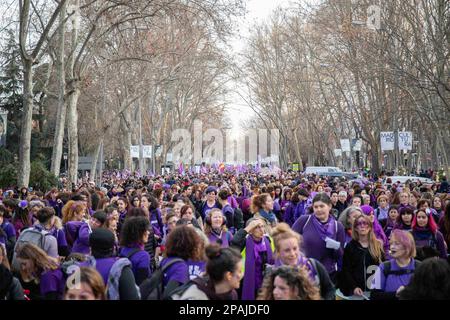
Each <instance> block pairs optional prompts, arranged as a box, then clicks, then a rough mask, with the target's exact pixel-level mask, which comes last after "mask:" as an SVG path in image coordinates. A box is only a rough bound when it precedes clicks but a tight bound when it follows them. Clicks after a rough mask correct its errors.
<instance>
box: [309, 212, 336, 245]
mask: <svg viewBox="0 0 450 320" xmlns="http://www.w3.org/2000/svg"><path fill="white" fill-rule="evenodd" d="M311 219H312V223H313V225H314V227H315V228H316V231H317V233H318V234H319V236H320V238H321V239H322V240H323V241H325V238H326V237H329V238H331V239H335V238H336V220H335V219H334V218H333V216H332V215H331V214H330V216H329V217H328V220H327V222H325V223H322V222H320V221H319V219H317V217H316V216H315V215H314V214H313V215H312V217H311Z"/></svg>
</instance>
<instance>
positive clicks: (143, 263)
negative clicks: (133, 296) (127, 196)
mask: <svg viewBox="0 0 450 320" xmlns="http://www.w3.org/2000/svg"><path fill="white" fill-rule="evenodd" d="M151 235H153V231H152V230H151V226H150V222H149V221H148V218H147V217H143V216H135V217H128V218H126V219H125V224H124V225H123V228H122V231H121V234H120V236H121V245H122V248H121V250H120V256H121V257H124V258H127V259H129V260H130V261H131V265H132V269H133V274H134V277H135V279H136V284H137V285H139V284H141V283H142V282H143V281H144V280H145V279H147V278H148V277H149V276H150V271H151V263H150V261H151V257H150V254H149V253H148V252H147V251H146V250H145V249H144V245H145V243H147V242H148V239H149V236H151Z"/></svg>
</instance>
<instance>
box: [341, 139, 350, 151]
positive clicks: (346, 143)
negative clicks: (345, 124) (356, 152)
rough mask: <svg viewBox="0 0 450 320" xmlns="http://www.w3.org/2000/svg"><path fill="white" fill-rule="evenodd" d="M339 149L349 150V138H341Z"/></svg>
mask: <svg viewBox="0 0 450 320" xmlns="http://www.w3.org/2000/svg"><path fill="white" fill-rule="evenodd" d="M341 149H342V151H343V152H350V140H349V139H341Z"/></svg>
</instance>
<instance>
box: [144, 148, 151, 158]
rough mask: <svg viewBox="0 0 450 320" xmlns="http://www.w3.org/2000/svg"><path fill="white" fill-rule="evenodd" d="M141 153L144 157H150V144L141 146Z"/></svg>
mask: <svg viewBox="0 0 450 320" xmlns="http://www.w3.org/2000/svg"><path fill="white" fill-rule="evenodd" d="M142 153H143V157H144V158H147V159H149V158H151V157H152V146H143V148H142Z"/></svg>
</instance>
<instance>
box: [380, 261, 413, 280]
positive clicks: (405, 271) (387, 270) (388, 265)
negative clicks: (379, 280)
mask: <svg viewBox="0 0 450 320" xmlns="http://www.w3.org/2000/svg"><path fill="white" fill-rule="evenodd" d="M383 264H384V270H383V274H384V278H385V279H387V277H388V276H389V275H390V274H394V275H397V276H401V275H404V274H410V273H414V271H415V270H416V269H417V267H419V265H420V261H417V260H416V259H414V269H413V270H409V269H402V270H395V271H393V270H391V262H390V261H385V262H383Z"/></svg>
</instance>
